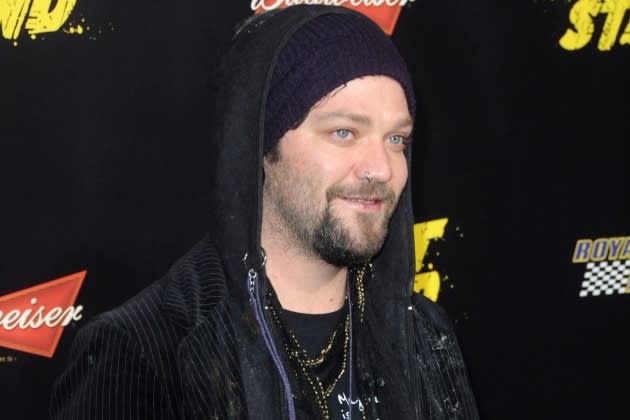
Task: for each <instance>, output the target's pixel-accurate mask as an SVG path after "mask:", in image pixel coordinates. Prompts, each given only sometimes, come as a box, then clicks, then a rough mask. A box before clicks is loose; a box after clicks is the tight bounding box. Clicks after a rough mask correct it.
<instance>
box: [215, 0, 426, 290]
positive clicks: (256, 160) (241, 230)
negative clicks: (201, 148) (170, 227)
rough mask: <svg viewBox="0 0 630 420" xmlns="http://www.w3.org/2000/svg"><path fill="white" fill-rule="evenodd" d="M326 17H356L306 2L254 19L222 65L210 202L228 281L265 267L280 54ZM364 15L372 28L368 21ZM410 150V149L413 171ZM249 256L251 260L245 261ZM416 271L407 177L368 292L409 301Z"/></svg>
mask: <svg viewBox="0 0 630 420" xmlns="http://www.w3.org/2000/svg"><path fill="white" fill-rule="evenodd" d="M328 13H352V14H355V15H356V14H358V13H357V12H354V11H352V10H349V9H346V8H342V7H329V6H315V5H302V6H291V7H288V8H286V9H283V10H275V11H272V12H267V13H265V14H264V15H262V16H256V17H254V18H252V22H248V23H246V25H245V26H244V27H243V29H242V30H240V31H238V32H237V34H236V35H235V38H234V40H233V45H232V48H231V49H230V50H229V52H228V53H227V55H226V56H225V57H224V60H223V62H222V64H221V67H220V72H221V77H220V85H219V86H218V93H217V97H216V98H217V99H216V110H217V111H216V112H215V118H214V121H215V125H214V132H213V139H212V140H213V141H214V142H215V144H216V145H217V147H216V150H217V155H216V156H215V157H214V158H215V159H216V162H215V165H214V167H215V168H216V171H215V174H214V189H213V191H212V197H211V198H212V207H213V214H212V223H213V226H212V232H213V234H214V235H213V236H214V238H215V239H216V242H217V244H218V248H219V250H220V253H221V254H222V257H223V259H224V261H226V262H227V264H226V267H225V268H226V271H227V274H228V277H231V278H233V279H243V280H245V279H246V277H247V271H248V269H249V268H254V269H258V268H259V267H260V265H261V262H262V256H261V253H260V249H261V248H260V236H261V223H262V195H263V177H264V175H263V139H264V122H265V105H266V103H265V102H266V98H267V92H268V89H269V84H270V80H271V77H272V74H273V70H274V67H275V63H276V61H277V57H278V54H279V52H280V51H281V49H282V47H283V46H284V44H285V43H286V41H287V39H289V38H290V37H291V35H292V34H293V33H294V32H295V31H296V30H298V29H299V28H300V27H301V26H302V25H303V24H305V23H306V22H308V21H309V20H311V19H313V18H316V17H318V16H321V15H324V14H328ZM361 16H362V15H361ZM363 18H364V19H366V20H368V21H369V22H370V24H373V25H375V24H374V23H373V22H371V20H369V18H367V17H363ZM410 149H411V148H410V147H408V148H407V151H406V154H407V164H408V165H409V166H410V164H411V150H410ZM409 174H411V171H409ZM245 254H247V255H248V258H247V263H246V264H243V263H242V259H243V256H244V255H245ZM414 267H415V265H414V250H413V211H412V206H411V195H410V181H409V180H408V181H407V184H406V186H405V188H404V190H403V193H402V195H401V197H400V201H399V204H398V207H397V209H396V211H395V213H394V215H393V217H392V220H391V224H390V229H389V235H388V237H387V240H386V242H385V244H384V246H383V249H382V250H381V252H380V254H379V255H378V256H377V257H376V258H375V259H374V276H375V281H373V282H370V283H371V284H370V285H369V286H368V288H369V289H370V290H368V291H370V292H371V293H370V294H371V295H372V296H380V297H383V298H385V299H396V300H399V299H401V298H406V297H408V296H409V295H411V293H412V283H413V277H414ZM243 289H245V287H243Z"/></svg>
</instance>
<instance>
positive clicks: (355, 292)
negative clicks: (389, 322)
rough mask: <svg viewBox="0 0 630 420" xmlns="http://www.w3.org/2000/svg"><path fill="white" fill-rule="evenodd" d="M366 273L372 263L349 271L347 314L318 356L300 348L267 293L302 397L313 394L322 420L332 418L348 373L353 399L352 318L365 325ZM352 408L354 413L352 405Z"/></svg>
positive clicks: (349, 393) (350, 398)
mask: <svg viewBox="0 0 630 420" xmlns="http://www.w3.org/2000/svg"><path fill="white" fill-rule="evenodd" d="M367 272H370V273H371V272H372V265H371V264H368V265H365V266H362V267H359V268H354V269H352V270H350V272H349V274H348V280H347V284H348V286H347V288H346V289H347V292H346V302H347V304H346V305H345V309H344V312H345V315H344V316H342V317H341V319H340V320H339V322H338V323H337V326H336V327H335V328H334V329H333V331H332V332H331V333H330V336H329V337H328V339H327V340H326V343H325V345H324V347H323V348H322V349H321V350H320V351H319V353H318V354H317V355H315V356H310V355H309V354H308V352H307V351H306V349H304V347H303V346H301V345H300V342H299V340H298V338H297V337H296V335H295V333H294V332H293V331H292V330H291V329H289V328H288V327H287V325H286V322H285V320H283V312H282V309H281V306H280V304H279V302H278V299H277V297H276V296H275V295H274V293H273V292H272V291H270V292H269V293H268V294H267V307H268V308H269V312H270V314H271V316H272V318H273V320H274V321H275V323H276V324H277V325H278V328H279V330H280V333H281V336H282V342H283V345H284V349H285V351H286V354H287V357H288V359H289V365H290V367H291V369H292V370H293V373H294V376H295V377H296V378H297V379H298V382H299V383H300V384H301V388H302V389H301V393H302V395H307V394H311V396H312V398H313V400H314V403H315V406H316V407H317V410H318V411H319V413H320V415H321V418H323V419H330V410H329V407H328V399H329V397H330V396H331V394H332V393H333V391H334V389H335V387H336V386H337V384H338V383H339V381H340V380H341V378H342V377H343V376H344V375H345V374H346V373H348V387H349V390H348V398H349V400H352V392H351V386H352V369H353V366H352V364H353V363H352V341H353V340H352V323H353V317H354V318H355V319H356V318H357V316H358V321H359V322H363V316H364V312H365V287H364V279H365V275H366V273H367ZM351 286H352V287H351ZM355 322H356V321H355ZM304 388H307V389H304ZM349 409H350V410H352V404H351V403H350V404H349Z"/></svg>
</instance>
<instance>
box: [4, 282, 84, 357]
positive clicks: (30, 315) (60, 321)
mask: <svg viewBox="0 0 630 420" xmlns="http://www.w3.org/2000/svg"><path fill="white" fill-rule="evenodd" d="M86 273H87V271H81V272H79V273H75V274H71V275H69V276H65V277H62V278H60V279H57V280H52V281H49V282H46V283H43V284H40V285H38V286H34V287H30V288H28V289H24V290H20V291H19V292H15V293H11V294H9V295H5V296H2V297H0V346H2V347H6V348H10V349H13V350H19V351H24V352H28V353H33V354H37V355H40V356H46V357H52V356H53V354H54V353H55V350H56V348H57V344H58V343H59V339H60V338H61V334H62V333H63V329H64V327H66V326H67V325H68V324H70V323H71V322H73V321H79V320H80V319H81V318H82V317H83V315H82V313H81V312H82V311H83V307H82V306H81V305H78V306H74V304H75V301H76V298H77V295H78V294H79V290H80V289H81V285H82V284H83V279H84V278H85V275H86Z"/></svg>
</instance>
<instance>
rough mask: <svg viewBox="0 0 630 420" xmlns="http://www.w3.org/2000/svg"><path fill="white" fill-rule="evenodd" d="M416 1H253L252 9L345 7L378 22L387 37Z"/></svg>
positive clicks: (262, 10)
mask: <svg viewBox="0 0 630 420" xmlns="http://www.w3.org/2000/svg"><path fill="white" fill-rule="evenodd" d="M414 1H415V0H252V1H251V8H252V10H253V11H255V12H256V13H262V12H266V11H268V10H274V9H284V8H285V7H289V6H295V5H298V4H311V5H312V4H324V5H328V6H343V7H347V8H349V9H354V10H356V11H357V12H360V13H363V14H364V15H366V16H367V17H369V18H370V19H372V20H373V21H374V22H376V23H377V24H378V25H379V26H380V27H381V28H382V29H383V31H385V33H386V34H387V35H391V34H392V33H393V32H394V28H395V27H396V23H397V22H398V16H400V9H401V8H402V7H403V6H405V5H406V4H408V3H413V2H414Z"/></svg>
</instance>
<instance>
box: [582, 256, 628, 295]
mask: <svg viewBox="0 0 630 420" xmlns="http://www.w3.org/2000/svg"><path fill="white" fill-rule="evenodd" d="M628 279H630V260H626V261H625V262H621V261H613V262H610V261H602V262H600V263H592V262H591V263H588V264H586V272H585V273H584V281H583V282H582V290H580V297H587V296H588V295H589V294H590V295H593V296H599V295H612V294H614V293H617V294H624V293H626V290H628Z"/></svg>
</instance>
